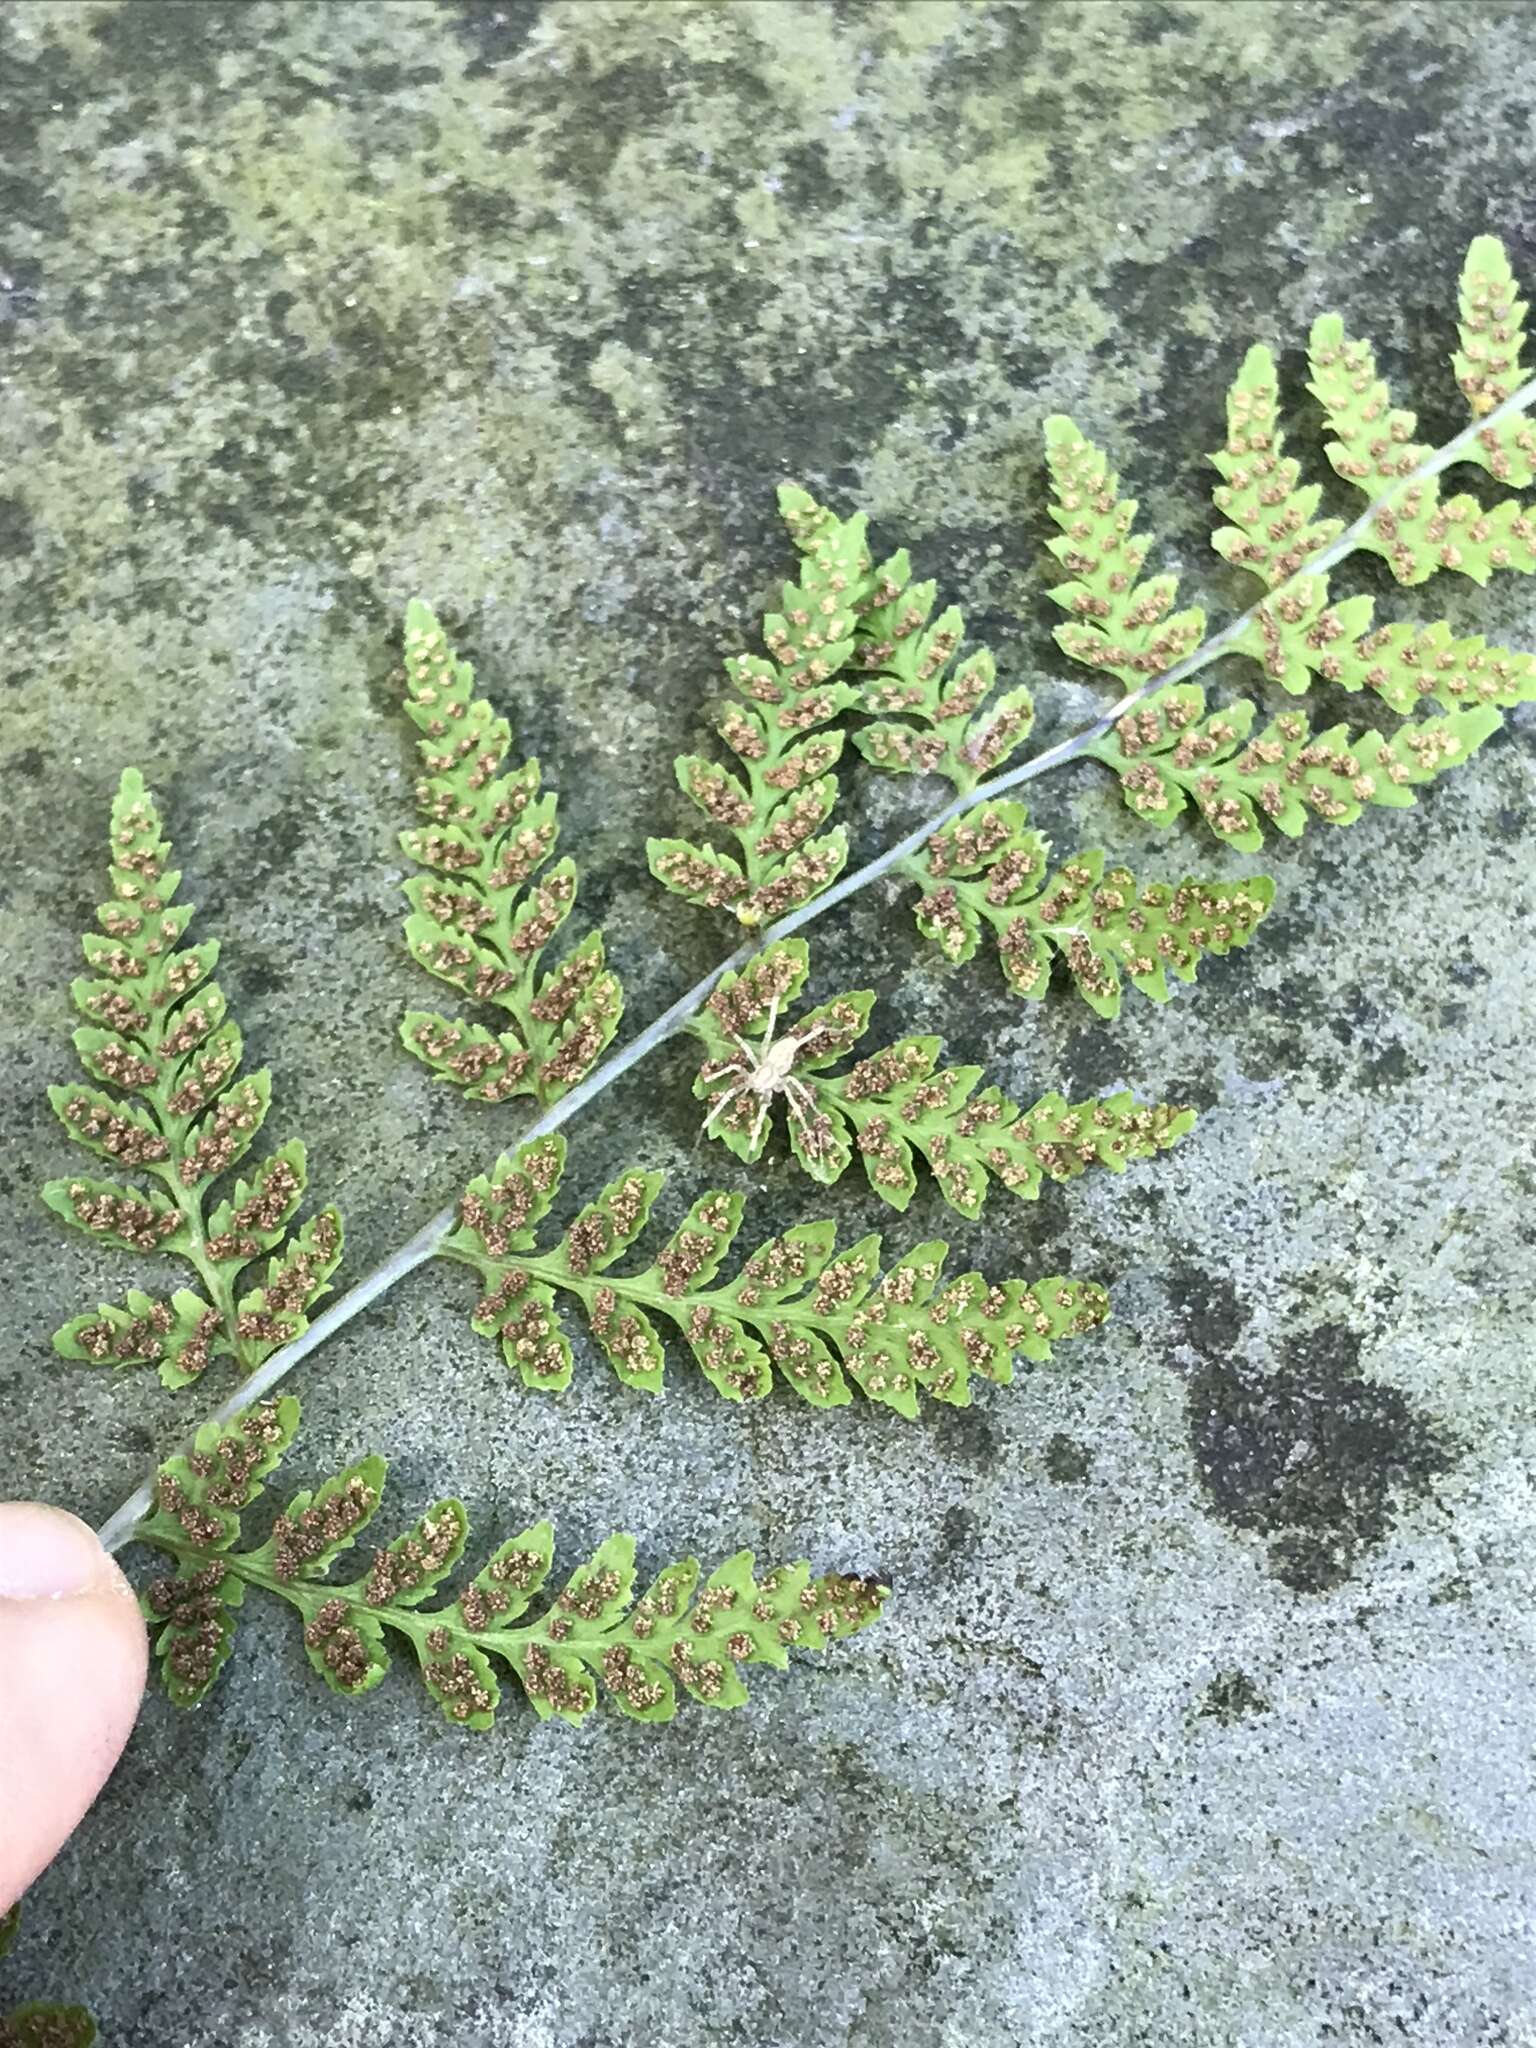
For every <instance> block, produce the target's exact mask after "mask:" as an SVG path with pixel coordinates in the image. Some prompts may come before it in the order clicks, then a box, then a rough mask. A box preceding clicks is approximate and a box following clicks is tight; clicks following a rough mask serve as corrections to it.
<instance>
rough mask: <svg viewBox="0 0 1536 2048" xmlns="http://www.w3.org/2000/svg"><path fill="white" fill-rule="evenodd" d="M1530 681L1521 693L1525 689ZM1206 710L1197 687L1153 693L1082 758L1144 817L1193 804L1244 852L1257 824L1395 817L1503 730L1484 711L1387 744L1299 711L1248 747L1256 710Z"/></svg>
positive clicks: (1164, 819)
mask: <svg viewBox="0 0 1536 2048" xmlns="http://www.w3.org/2000/svg"><path fill="white" fill-rule="evenodd" d="M1528 676H1529V672H1528V671H1527V672H1526V674H1525V675H1524V676H1522V677H1521V679H1520V684H1519V687H1522V688H1528V687H1529V680H1528ZM1383 694H1385V693H1383ZM1204 709H1205V692H1204V691H1203V690H1202V689H1200V688H1199V686H1198V685H1196V684H1185V685H1182V686H1179V687H1176V688H1173V689H1168V690H1160V691H1159V692H1158V693H1157V694H1156V695H1155V696H1153V697H1149V698H1148V699H1147V701H1146V703H1145V704H1143V705H1142V706H1141V707H1140V708H1139V709H1138V710H1136V711H1131V712H1127V713H1126V715H1125V716H1124V717H1123V718H1121V719H1119V720H1118V721H1117V722H1116V724H1115V726H1114V728H1113V730H1112V731H1111V732H1110V733H1108V734H1107V735H1106V736H1105V737H1104V738H1103V739H1102V740H1098V741H1096V742H1095V743H1094V744H1093V745H1092V746H1091V747H1090V748H1089V749H1088V751H1089V753H1091V754H1092V755H1093V756H1094V757H1095V758H1096V759H1097V760H1100V761H1103V762H1104V763H1105V764H1106V765H1107V766H1108V767H1110V768H1112V769H1113V770H1114V771H1115V773H1116V775H1118V776H1119V778H1120V783H1121V789H1122V792H1123V794H1124V796H1125V801H1126V803H1127V804H1128V805H1129V806H1130V808H1131V809H1132V810H1133V811H1135V812H1136V814H1137V815H1138V816H1139V817H1142V818H1145V819H1147V820H1148V822H1149V823H1151V824H1154V825H1170V824H1172V823H1173V821H1174V819H1175V818H1177V817H1178V816H1179V814H1180V813H1181V812H1182V811H1183V810H1184V809H1185V808H1186V807H1187V806H1193V807H1194V809H1195V810H1196V811H1197V812H1198V813H1199V815H1200V816H1201V817H1202V818H1203V819H1204V821H1205V823H1206V824H1207V825H1208V826H1209V827H1210V828H1211V830H1212V831H1213V832H1214V833H1215V834H1216V835H1217V837H1218V838H1221V839H1225V840H1226V841H1228V843H1229V844H1231V845H1233V846H1235V847H1237V848H1239V849H1240V850H1241V851H1244V852H1256V851H1257V850H1258V848H1259V847H1260V846H1261V845H1262V844H1263V839H1264V835H1263V831H1262V829H1261V828H1262V825H1263V824H1264V823H1268V824H1269V825H1270V826H1272V827H1273V829H1274V830H1275V831H1277V832H1283V833H1284V834H1285V835H1286V837H1287V838H1291V839H1295V838H1297V837H1299V835H1300V834H1301V833H1302V832H1303V831H1304V830H1305V829H1306V827H1307V826H1308V825H1309V824H1311V823H1313V822H1314V821H1316V820H1321V821H1322V822H1323V823H1325V824H1330V825H1350V824H1353V823H1354V821H1355V820H1356V819H1357V818H1358V817H1359V816H1360V815H1361V812H1362V811H1363V810H1365V809H1366V808H1367V807H1369V806H1372V805H1377V806H1384V807H1387V808H1390V809H1402V808H1404V807H1405V806H1407V805H1410V804H1412V803H1413V801H1414V796H1413V791H1414V789H1415V787H1417V786H1420V785H1422V784H1424V783H1427V782H1431V781H1433V780H1434V778H1435V777H1436V776H1437V775H1439V774H1441V773H1443V772H1444V770H1445V769H1446V768H1448V767H1451V766H1454V765H1455V764H1456V763H1457V762H1460V761H1464V760H1466V758H1467V757H1468V755H1470V754H1472V753H1474V752H1475V751H1476V749H1477V748H1478V747H1479V746H1481V745H1482V743H1483V741H1484V740H1485V739H1487V738H1488V737H1489V735H1490V734H1491V733H1494V732H1496V731H1497V730H1498V728H1499V726H1500V724H1501V723H1502V720H1501V718H1500V716H1499V713H1498V711H1497V710H1495V709H1494V708H1493V706H1492V705H1491V704H1488V703H1482V704H1479V705H1477V706H1476V707H1475V708H1474V709H1472V710H1467V711H1452V712H1451V713H1449V714H1448V715H1447V716H1446V717H1444V718H1430V719H1426V720H1424V721H1423V722H1421V723H1419V724H1414V725H1409V726H1405V727H1404V728H1402V729H1401V730H1400V731H1399V732H1397V733H1395V734H1393V735H1392V736H1391V737H1389V738H1388V737H1383V735H1381V734H1380V733H1375V732H1369V731H1360V732H1351V731H1350V730H1349V729H1348V727H1346V726H1342V725H1337V726H1333V727H1332V728H1330V729H1329V730H1328V731H1327V732H1322V733H1317V734H1314V733H1313V732H1312V729H1311V724H1310V721H1309V720H1308V718H1307V715H1306V713H1305V712H1304V711H1300V710H1297V711H1288V712H1284V713H1282V715H1281V716H1280V717H1279V718H1277V719H1275V720H1274V721H1273V723H1272V724H1270V725H1268V726H1266V727H1265V729H1264V731H1263V732H1261V733H1260V734H1259V735H1258V736H1257V738H1252V737H1250V734H1251V729H1252V725H1253V716H1254V710H1253V706H1252V704H1251V703H1238V704H1234V705H1231V706H1230V707H1229V708H1228V709H1227V710H1225V711H1222V712H1217V713H1213V714H1212V715H1211V716H1210V717H1209V718H1206V717H1202V713H1203V712H1204Z"/></svg>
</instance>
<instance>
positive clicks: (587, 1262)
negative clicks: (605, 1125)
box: [443, 1137, 1108, 1417]
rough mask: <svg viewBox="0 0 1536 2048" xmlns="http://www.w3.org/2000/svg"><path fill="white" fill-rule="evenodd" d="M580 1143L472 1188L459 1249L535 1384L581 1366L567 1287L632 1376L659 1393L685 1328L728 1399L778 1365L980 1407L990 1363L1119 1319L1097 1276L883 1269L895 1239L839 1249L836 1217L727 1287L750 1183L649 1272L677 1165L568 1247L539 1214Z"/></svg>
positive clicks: (483, 1326)
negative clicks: (634, 1261)
mask: <svg viewBox="0 0 1536 2048" xmlns="http://www.w3.org/2000/svg"><path fill="white" fill-rule="evenodd" d="M564 1166H565V1143H564V1140H563V1139H561V1138H559V1137H548V1138H540V1139H538V1140H536V1141H535V1142H534V1143H532V1144H529V1145H524V1146H523V1147H522V1148H521V1149H520V1150H519V1151H518V1152H517V1153H516V1154H515V1155H514V1156H511V1157H503V1158H502V1159H501V1160H499V1161H498V1162H497V1166H496V1170H495V1172H494V1173H492V1174H490V1175H488V1176H482V1177H481V1178H479V1179H478V1180H475V1181H472V1182H471V1183H470V1187H469V1190H468V1192H467V1194H466V1195H465V1196H464V1199H463V1201H462V1202H461V1203H460V1205H459V1228H458V1229H457V1230H456V1231H455V1232H454V1234H453V1235H452V1237H450V1238H449V1239H448V1240H447V1241H446V1243H445V1244H444V1246H443V1256H444V1257H445V1258H450V1259H455V1260H458V1261H460V1262H461V1263H462V1264H464V1265H467V1266H469V1267H471V1268H473V1270H474V1271H475V1272H476V1273H477V1274H478V1275H479V1276H480V1280H481V1283H482V1287H483V1292H482V1295H481V1298H480V1300H479V1302H478V1303H477V1305H476V1307H475V1311H474V1318H473V1320H474V1326H475V1328H476V1329H477V1330H479V1331H480V1332H481V1333H482V1334H483V1335H485V1336H487V1337H493V1338H496V1339H498V1340H499V1342H500V1344H501V1348H502V1354H503V1356H504V1357H505V1359H506V1361H507V1363H508V1365H509V1366H511V1367H512V1369H513V1370H514V1371H515V1372H516V1373H517V1374H518V1375H519V1377H520V1378H521V1379H522V1382H523V1384H524V1385H525V1386H528V1387H537V1388H550V1389H556V1390H558V1389H560V1388H562V1387H565V1386H568V1385H569V1384H570V1379H571V1371H572V1359H571V1347H570V1342H569V1340H568V1338H567V1336H566V1334H565V1331H564V1330H563V1329H562V1327H561V1324H560V1318H559V1313H558V1310H557V1307H556V1296H557V1294H566V1295H570V1296H572V1297H574V1298H575V1300H576V1301H578V1302H579V1303H580V1304H581V1307H582V1310H583V1312H584V1314H585V1317H586V1320H587V1325H588V1328H589V1329H590V1331H591V1333H592V1335H593V1337H594V1338H595V1339H596V1341H597V1344H598V1347H599V1349H600V1350H601V1351H602V1352H603V1353H604V1354H605V1356H606V1357H607V1359H608V1362H609V1364H610V1365H611V1366H612V1367H613V1369H614V1372H615V1373H616V1374H617V1375H618V1377H619V1378H620V1379H621V1380H622V1381H623V1382H624V1384H625V1385H626V1386H630V1387H639V1388H642V1389H644V1390H645V1391H647V1392H652V1393H654V1392H658V1391H659V1390H660V1387H661V1382H662V1364H663V1354H662V1344H661V1337H660V1333H659V1332H658V1330H657V1327H656V1319H657V1318H660V1319H661V1320H662V1321H664V1322H667V1323H670V1324H671V1325H672V1326H673V1328H674V1329H675V1331H676V1332H677V1334H678V1335H679V1336H680V1337H681V1338H682V1340H683V1341H684V1343H686V1345H687V1346H688V1348H689V1350H690V1351H691V1352H692V1354H693V1357H694V1360H695V1362H696V1363H697V1365H698V1367H699V1369H700V1371H701V1372H702V1373H703V1374H704V1377H705V1378H706V1379H707V1380H708V1381H709V1383H710V1385H711V1386H712V1387H713V1388H714V1389H715V1391H716V1392H717V1393H719V1394H722V1395H724V1397H725V1398H726V1399H727V1400H728V1401H752V1400H759V1399H761V1398H762V1396H763V1395H765V1394H766V1393H767V1392H768V1390H769V1388H770V1386H771V1385H772V1383H773V1377H774V1374H775V1372H777V1373H778V1374H779V1376H780V1377H781V1378H782V1379H783V1380H784V1381H785V1383H786V1384H787V1385H788V1386H790V1387H792V1388H793V1389H794V1391H795V1392H796V1393H797V1394H799V1395H800V1396H801V1398H802V1399H803V1400H806V1401H809V1402H810V1403H811V1404H812V1405H813V1406H815V1407H818V1408H836V1407H841V1406H843V1405H844V1404H846V1403H847V1402H849V1401H851V1400H852V1398H853V1389H854V1388H857V1389H858V1390H859V1391H860V1392H861V1393H863V1394H865V1395H866V1396H867V1397H868V1398H869V1399H870V1400H872V1401H877V1402H881V1403H883V1404H884V1405H885V1406H887V1407H890V1408H894V1409H895V1410H896V1411H897V1413H898V1414H901V1415H905V1416H908V1417H913V1416H915V1415H916V1414H917V1409H918V1396H919V1394H920V1393H927V1394H929V1395H931V1396H932V1398H933V1399H935V1400H938V1401H947V1402H949V1403H950V1404H951V1405H953V1406H956V1407H964V1406H965V1405H966V1404H967V1403H968V1402H969V1400H970V1383H971V1379H972V1377H973V1375H974V1376H977V1377H980V1378H982V1379H988V1380H995V1381H996V1382H997V1383H998V1384H999V1385H1000V1386H1006V1385H1007V1384H1008V1383H1009V1381H1010V1380H1011V1379H1012V1377H1013V1360H1014V1358H1015V1356H1023V1357H1025V1358H1029V1359H1033V1360H1037V1361H1042V1362H1043V1361H1044V1360H1046V1359H1048V1358H1049V1357H1050V1355H1051V1351H1050V1347H1051V1343H1052V1342H1053V1341H1054V1340H1055V1339H1057V1338H1060V1337H1067V1336H1077V1335H1079V1334H1080V1333H1081V1332H1083V1331H1085V1330H1089V1329H1093V1328H1094V1327H1095V1326H1096V1325H1097V1324H1099V1323H1101V1322H1103V1320H1104V1318H1105V1316H1106V1315H1107V1314H1108V1300H1107V1297H1106V1296H1105V1293H1104V1290H1103V1289H1102V1288H1101V1287H1098V1286H1095V1285H1094V1284H1093V1283H1092V1282H1091V1281H1086V1280H1066V1279H1061V1278H1051V1279H1046V1280H1037V1281H1035V1282H1033V1283H1032V1284H1030V1285H1028V1286H1026V1285H1025V1284H1024V1283H1023V1282H1022V1281H1018V1280H1008V1281H1005V1282H1003V1283H1002V1284H1001V1285H999V1286H992V1285H990V1284H989V1283H988V1282H987V1281H985V1280H984V1279H983V1278H982V1277H981V1275H980V1274H979V1273H965V1274H962V1275H960V1276H959V1277H958V1278H955V1279H950V1280H946V1279H945V1277H944V1262H945V1258H946V1256H947V1254H948V1249H949V1248H948V1246H947V1245H944V1244H938V1243H930V1244H920V1245H917V1246H915V1247H914V1248H913V1249H912V1250H911V1251H910V1252H908V1253H907V1254H906V1256H905V1257H904V1258H902V1259H901V1260H899V1261H898V1262H897V1264H896V1265H894V1266H892V1267H891V1268H890V1269H889V1270H888V1271H887V1272H886V1273H885V1275H884V1277H883V1278H882V1277H881V1272H880V1240H879V1238H878V1237H875V1236H870V1237H865V1238H862V1239H860V1241H859V1242H858V1243H857V1244H856V1245H853V1246H851V1247H850V1248H849V1249H848V1250H847V1251H844V1252H838V1250H837V1245H836V1231H835V1228H834V1226H833V1225H832V1224H831V1223H802V1224H797V1225H796V1226H795V1227H794V1228H793V1229H791V1230H788V1231H786V1232H785V1233H784V1234H783V1235H782V1236H781V1237H776V1238H771V1239H770V1240H769V1241H768V1242H767V1243H766V1244H762V1245H759V1246H758V1248H757V1249H756V1251H754V1252H753V1253H752V1255H751V1257H750V1258H749V1259H748V1260H747V1261H746V1263H745V1264H744V1265H743V1266H742V1268H741V1270H740V1272H739V1273H738V1274H737V1276H736V1278H735V1279H734V1280H731V1281H728V1282H726V1283H725V1284H724V1285H722V1286H718V1287H716V1286H711V1285H710V1282H711V1281H713V1280H714V1279H715V1277H716V1275H717V1274H718V1272H719V1270H720V1267H721V1265H722V1264H723V1262H724V1260H725V1256H726V1254H727V1252H728V1251H729V1250H730V1248H731V1245H732V1242H733V1241H734V1239H735V1237H736V1233H737V1231H738V1230H739V1229H740V1227H741V1220H742V1210H743V1201H742V1197H741V1196H740V1195H735V1194H726V1193H723V1192H721V1191H720V1190H718V1189H716V1190H711V1191H710V1192H709V1193H708V1194H705V1195H702V1196H701V1197H700V1198H699V1199H698V1200H697V1201H696V1202H695V1203H694V1204H693V1206H692V1208H691V1209H690V1210H689V1212H688V1214H687V1216H686V1217H685V1218H684V1219H683V1221H682V1223H681V1224H680V1225H679V1226H678V1228H677V1229H676V1230H675V1231H674V1232H673V1233H672V1235H671V1237H670V1238H669V1239H668V1240H667V1242H666V1244H664V1245H663V1246H662V1248H661V1250H660V1251H659V1252H658V1253H657V1254H656V1257H655V1259H654V1260H653V1261H652V1263H651V1264H650V1265H649V1266H648V1267H646V1268H645V1270H644V1271H643V1272H640V1273H635V1274H616V1273H614V1272H612V1271H611V1270H610V1268H611V1267H612V1264H613V1262H614V1260H616V1259H617V1258H619V1257H620V1255H621V1254H622V1253H623V1252H624V1251H626V1250H627V1249H628V1248H629V1246H630V1245H631V1244H633V1243H634V1241H635V1239H636V1238H637V1237H638V1236H639V1235H640V1233H641V1231H642V1230H643V1229H644V1228H645V1225H646V1222H647V1220H648V1218H649V1215H650V1211H651V1206H652V1204H653V1203H654V1201H655V1199H656V1196H657V1194H658V1193H659V1192H660V1189H661V1184H662V1176H661V1175H660V1174H659V1173H647V1172H644V1171H642V1170H640V1169H639V1168H635V1169H633V1170H631V1171H630V1172H628V1173H626V1174H623V1175H621V1176H620V1178H619V1179H618V1180H616V1181H614V1182H613V1183H612V1184H611V1186H609V1187H607V1188H605V1189H604V1191H603V1193H602V1194H601V1195H600V1196H599V1197H598V1199H597V1200H596V1201H595V1202H592V1203H589V1204H588V1206H587V1207H586V1208H585V1209H583V1210H582V1212H581V1214H580V1215H579V1216H578V1217H577V1219H576V1221H575V1222H574V1223H573V1224H572V1225H571V1227H570V1229H569V1230H568V1231H567V1232H566V1234H565V1236H564V1237H563V1238H562V1240H561V1241H560V1243H559V1244H558V1245H557V1246H555V1247H554V1248H553V1249H552V1250H550V1251H547V1252H539V1251H537V1250H535V1226H536V1225H537V1223H538V1222H539V1221H540V1219H541V1218H542V1217H543V1216H544V1214H545V1213H546V1211H547V1210H548V1208H549V1205H550V1203H551V1201H552V1200H553V1199H554V1195H555V1192H556V1190H557V1189H558V1187H559V1184H560V1177H561V1174H562V1173H563V1171H564Z"/></svg>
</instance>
